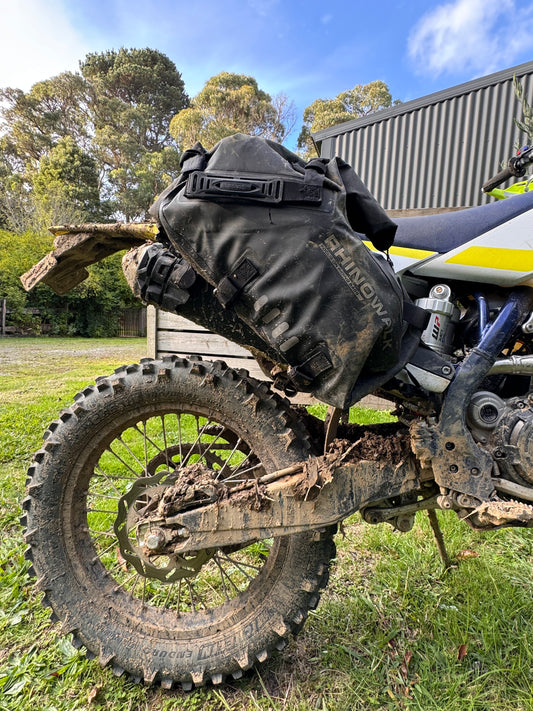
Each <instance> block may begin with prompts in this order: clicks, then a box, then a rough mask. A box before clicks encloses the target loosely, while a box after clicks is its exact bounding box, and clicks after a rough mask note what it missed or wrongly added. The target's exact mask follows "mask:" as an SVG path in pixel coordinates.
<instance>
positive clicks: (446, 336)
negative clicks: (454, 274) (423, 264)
mask: <svg viewBox="0 0 533 711" xmlns="http://www.w3.org/2000/svg"><path fill="white" fill-rule="evenodd" d="M451 298H452V290H451V289H450V287H449V286H448V285H447V284H436V285H435V286H434V287H433V288H432V289H431V291H430V292H429V297H428V298H427V299H417V300H416V301H415V304H416V305H417V306H420V307H421V308H422V309H426V311H429V312H430V314H431V315H430V318H429V322H428V325H427V326H426V330H425V331H424V332H423V333H422V336H421V340H422V342H423V343H425V344H426V346H428V347H429V348H431V349H433V350H434V351H437V353H440V354H441V355H451V354H452V352H453V335H454V331H455V325H456V324H457V323H458V321H459V316H460V313H461V312H460V311H459V309H458V308H457V306H455V304H453V303H452V301H451Z"/></svg>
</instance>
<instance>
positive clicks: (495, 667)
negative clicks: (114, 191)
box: [0, 339, 533, 711]
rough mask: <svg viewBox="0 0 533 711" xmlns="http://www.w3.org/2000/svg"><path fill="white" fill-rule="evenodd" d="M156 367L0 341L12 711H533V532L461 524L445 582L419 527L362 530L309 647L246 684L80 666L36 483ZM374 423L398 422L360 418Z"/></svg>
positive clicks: (353, 529)
mask: <svg viewBox="0 0 533 711" xmlns="http://www.w3.org/2000/svg"><path fill="white" fill-rule="evenodd" d="M144 352H145V351H144V343H143V341H140V340H135V341H125V340H105V341H94V340H87V341H82V340H78V339H73V340H59V339H58V340H56V339H16V340H15V339H6V340H0V374H1V375H0V426H1V429H0V438H1V441H0V710H2V711H3V710H4V709H13V710H14V709H17V711H30V710H31V711H37V710H38V711H41V710H42V711H45V710H48V711H67V710H68V711H72V710H75V709H87V710H90V709H114V711H132V710H138V711H155V709H158V710H161V711H174V710H179V709H184V710H185V709H188V710H191V711H196V710H198V711H199V710H200V709H201V710H202V711H204V710H205V711H219V710H220V711H222V710H223V709H230V710H237V709H239V710H240V709H243V710H246V711H253V710H255V709H264V710H265V711H266V710H267V709H275V710H276V711H277V710H280V711H281V710H282V709H290V710H291V711H292V710H294V711H311V710H316V709H322V710H326V709H329V710H332V709H339V710H342V711H344V710H346V711H348V710H352V709H354V710H355V711H357V710H361V711H362V710H365V711H366V710H377V709H379V710H381V709H416V710H420V711H433V710H435V711H437V709H438V710H439V711H489V710H491V711H492V710H494V711H526V710H532V711H533V648H532V646H531V640H533V581H532V578H531V573H532V563H533V532H531V531H520V530H518V529H517V530H507V531H506V530H502V531H494V532H491V533H488V534H482V533H476V532H472V531H470V529H468V528H467V527H466V526H465V524H462V523H460V522H459V521H458V520H456V518H455V517H454V516H453V515H451V514H450V515H448V514H446V515H445V514H442V515H440V519H441V522H442V526H443V530H444V534H445V538H446V541H447V545H448V549H449V552H450V555H451V556H452V557H453V558H454V560H455V561H456V566H454V567H453V568H452V569H451V570H449V571H447V572H444V571H443V568H442V564H441V562H440V559H439V558H438V555H437V551H436V547H435V545H434V543H433V539H432V535H431V530H430V528H429V524H428V521H427V518H426V517H425V516H423V515H422V514H419V518H418V519H417V523H416V525H415V527H414V529H413V530H412V531H411V532H410V533H407V534H398V533H395V532H394V531H392V530H391V529H390V527H388V526H386V525H383V526H379V527H371V526H367V525H363V524H362V523H361V522H360V519H359V518H358V517H357V516H354V517H352V518H351V519H350V520H349V521H348V522H346V523H345V526H344V534H343V535H342V534H341V535H339V536H337V548H338V555H337V559H336V561H335V563H334V565H333V568H332V574H331V579H330V585H329V587H328V589H327V590H326V591H325V592H324V594H323V597H322V602H321V604H320V606H319V607H318V609H317V610H316V611H314V612H312V613H311V615H310V618H309V620H308V622H307V624H306V626H305V628H304V630H303V632H302V633H301V634H300V635H299V636H298V637H297V638H296V639H295V640H293V641H292V642H291V643H290V645H289V647H288V648H287V649H286V650H285V651H284V652H283V654H281V655H279V656H278V657H276V658H275V659H273V660H271V661H269V662H268V663H267V664H266V665H265V666H263V667H261V669H260V670H259V674H257V675H250V676H249V677H247V678H246V679H244V680H243V681H241V682H239V683H238V684H237V683H233V684H231V685H226V686H223V687H220V688H207V689H200V690H197V691H195V692H193V693H190V694H186V693H183V692H181V691H171V692H169V691H163V690H161V689H152V688H145V687H143V686H134V685H133V684H131V683H129V682H128V681H124V680H123V679H116V678H115V677H114V676H113V675H112V673H111V671H109V670H102V669H100V667H99V665H98V664H97V662H95V661H88V660H87V659H86V658H85V656H84V654H83V653H82V652H79V651H78V650H75V649H74V648H73V647H72V645H71V644H70V641H69V639H68V638H63V637H61V636H60V634H59V630H58V625H55V624H52V623H51V622H50V613H49V611H48V610H46V609H45V608H43V607H42V605H41V594H40V593H38V592H37V591H36V589H35V587H34V586H33V581H32V580H31V579H30V578H29V576H28V572H27V569H28V566H27V563H26V562H25V560H24V555H23V552H24V548H25V544H24V542H23V539H22V531H21V528H20V526H19V523H18V518H19V515H20V504H21V501H22V498H23V496H24V479H25V470H26V468H27V465H28V463H29V460H30V457H31V453H32V452H33V451H34V450H35V449H37V448H38V447H39V446H40V442H41V436H42V432H43V430H44V429H45V427H46V425H47V424H48V422H49V421H50V420H52V419H54V418H55V416H56V415H57V412H58V411H59V410H60V409H61V408H62V407H64V406H65V405H67V404H68V403H69V402H70V401H71V399H72V397H73V395H74V394H75V392H76V391H77V390H79V389H81V388H82V387H83V386H84V385H85V384H87V383H88V382H90V381H92V380H93V379H94V377H96V376H97V375H101V374H105V373H109V372H111V371H112V370H113V369H114V368H115V367H116V366H118V365H121V364H122V363H124V362H133V361H136V360H138V359H139V358H141V357H143V356H144ZM318 414H323V409H320V408H319V410H318ZM376 417H378V418H380V419H381V418H387V417H388V415H387V414H386V413H385V414H384V413H378V414H377V415H376V414H375V413H369V412H368V411H357V412H352V418H353V419H355V420H356V421H358V422H362V421H368V420H369V419H372V420H374V419H375V418H376Z"/></svg>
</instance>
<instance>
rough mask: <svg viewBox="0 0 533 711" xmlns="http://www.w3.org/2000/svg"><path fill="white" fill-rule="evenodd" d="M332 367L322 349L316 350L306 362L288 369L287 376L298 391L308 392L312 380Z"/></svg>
mask: <svg viewBox="0 0 533 711" xmlns="http://www.w3.org/2000/svg"><path fill="white" fill-rule="evenodd" d="M331 367H332V363H331V360H330V358H329V356H328V354H327V353H326V352H325V351H324V350H323V349H322V348H320V349H317V350H315V351H314V352H313V353H311V355H310V356H309V358H307V360H305V361H304V362H303V363H301V364H300V365H298V366H293V367H291V368H289V370H288V372H287V375H288V377H289V380H290V381H291V382H292V383H294V385H295V387H296V388H297V389H298V390H303V391H306V390H310V389H311V384H312V382H313V380H315V379H316V378H318V376H319V375H322V373H325V372H326V371H327V370H329V369H330V368H331Z"/></svg>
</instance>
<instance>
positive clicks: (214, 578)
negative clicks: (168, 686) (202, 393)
mask: <svg viewBox="0 0 533 711" xmlns="http://www.w3.org/2000/svg"><path fill="white" fill-rule="evenodd" d="M246 439H247V438H246ZM246 439H245V437H243V435H242V434H239V433H238V432H236V431H235V428H234V427H229V426H227V425H226V424H224V423H223V422H221V421H220V419H219V418H215V417H213V416H212V415H210V414H209V413H208V412H204V411H202V409H201V408H198V409H194V410H193V409H190V408H189V409H187V410H186V411H184V410H178V409H176V408H172V409H170V408H166V409H162V410H160V411H158V412H153V408H151V411H150V412H149V413H146V414H145V415H142V416H140V417H137V418H135V419H130V420H129V421H126V422H125V423H124V424H123V425H121V426H119V427H117V429H116V430H115V431H114V433H113V434H112V435H110V436H108V437H107V438H106V439H105V441H103V442H102V443H101V444H100V445H99V446H97V447H96V448H95V451H94V453H93V456H92V461H93V462H94V463H93V465H91V466H89V467H87V468H86V469H85V470H84V477H85V497H84V502H85V503H84V505H85V510H84V515H85V516H86V520H87V528H88V533H89V536H90V541H91V545H92V547H93V549H94V557H93V561H92V562H93V564H94V565H101V566H103V568H104V569H105V574H106V575H107V576H109V577H110V578H111V579H112V580H113V582H114V583H115V584H116V586H117V589H120V590H122V591H123V592H124V593H126V594H127V595H129V596H130V597H132V598H134V599H136V600H137V601H139V602H141V603H142V605H143V606H147V607H153V608H164V609H166V610H170V611H172V612H173V613H174V614H175V615H176V616H178V617H183V616H186V615H190V614H195V613H197V612H200V611H204V612H205V611H213V610H215V609H223V608H224V607H225V606H227V605H229V604H231V603H232V602H233V601H234V600H235V599H236V598H238V597H240V596H243V595H247V594H248V593H249V591H250V589H251V588H253V587H254V585H256V584H257V582H258V580H259V578H260V577H261V576H264V575H266V574H267V569H268V568H270V567H271V565H269V559H270V561H271V562H272V559H273V558H275V557H276V555H275V554H276V553H277V551H278V550H279V543H278V542H277V541H274V540H272V539H270V540H267V541H258V542H256V543H253V544H251V545H248V546H246V547H244V548H242V549H239V550H229V549H226V550H210V551H199V552H197V553H194V554H191V555H190V556H188V557H187V558H186V559H183V558H181V557H180V556H177V557H172V556H165V555H162V556H159V557H155V558H151V559H150V560H146V559H145V560H143V559H142V555H140V554H139V550H140V548H141V547H142V545H141V544H142V541H139V540H137V541H135V540H134V539H135V534H134V533H132V531H133V530H134V527H133V526H131V525H129V526H123V529H125V528H127V529H128V530H127V532H126V533H125V536H126V539H127V540H129V541H130V544H129V548H128V545H124V540H123V541H122V542H121V544H120V545H119V543H118V541H117V537H116V531H117V520H119V524H120V523H121V521H122V522H124V521H125V520H126V519H127V517H128V516H129V517H130V519H131V520H134V519H135V515H136V514H135V511H136V510H137V511H138V512H140V513H141V512H142V510H143V507H146V506H150V505H151V501H150V498H151V497H152V498H155V497H156V496H157V493H158V489H159V490H160V489H161V487H163V488H165V487H167V486H168V485H169V484H170V483H172V481H173V480H174V478H175V476H176V475H177V474H178V473H179V472H180V471H182V470H183V468H184V467H187V466H191V465H197V464H201V465H203V466H204V467H208V468H209V469H210V470H211V471H212V472H213V475H214V478H215V479H216V480H218V481H224V483H225V484H227V485H228V486H233V485H236V484H239V483H241V482H242V481H244V480H246V479H249V478H258V477H260V476H261V475H262V474H263V473H265V469H264V466H263V464H262V462H261V461H260V458H259V457H258V456H257V454H256V453H255V452H254V451H253V450H252V448H251V447H250V445H249V443H248V442H247V441H246ZM139 482H140V483H139ZM135 487H137V490H138V492H139V495H138V496H137V493H136V494H135V496H133V497H130V498H131V499H132V501H133V504H131V505H130V508H129V509H128V510H127V511H125V512H124V511H122V512H121V505H122V502H123V501H124V500H125V495H126V496H127V494H128V492H131V491H132V489H134V488H135ZM130 503H131V502H130ZM131 511H133V512H134V513H131ZM130 524H131V521H130ZM119 540H120V539H119ZM135 556H137V561H135V560H134V559H135ZM139 561H140V562H139ZM176 571H178V572H179V574H176Z"/></svg>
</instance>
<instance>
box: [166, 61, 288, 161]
mask: <svg viewBox="0 0 533 711" xmlns="http://www.w3.org/2000/svg"><path fill="white" fill-rule="evenodd" d="M293 124H294V107H293V104H292V102H289V101H288V99H287V97H285V96H284V95H278V96H276V97H274V99H272V97H271V96H270V95H269V94H267V93H266V92H264V91H262V90H261V89H260V88H259V86H258V84H257V81H256V80H255V79H254V78H253V77H251V76H246V75H244V74H232V73H230V72H221V73H220V74H217V75H216V76H214V77H211V79H209V80H208V81H207V82H206V83H205V86H204V88H203V89H202V91H201V92H200V93H199V94H198V95H197V96H196V97H195V98H194V99H193V100H192V101H191V105H190V107H188V108H186V109H183V110H182V111H180V112H179V113H177V114H176V116H174V118H173V119H172V121H171V124H170V132H171V133H172V135H173V136H174V138H175V139H176V142H177V143H178V145H179V146H180V148H181V149H186V148H190V147H191V146H192V145H193V144H194V143H196V141H200V142H201V143H202V144H203V145H204V146H205V147H206V148H208V149H209V148H212V147H213V146H214V145H215V143H217V142H218V141H220V140H221V139H222V138H225V137H226V136H231V135H233V134H234V133H246V134H249V135H252V136H262V137H263V138H269V139H272V140H275V141H279V142H280V143H281V142H283V140H284V139H285V138H286V136H287V134H288V133H289V132H290V130H291V129H292V127H293Z"/></svg>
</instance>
